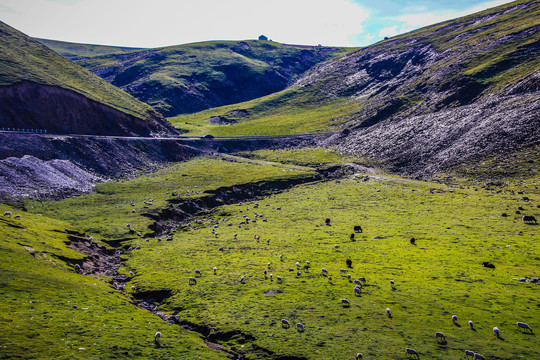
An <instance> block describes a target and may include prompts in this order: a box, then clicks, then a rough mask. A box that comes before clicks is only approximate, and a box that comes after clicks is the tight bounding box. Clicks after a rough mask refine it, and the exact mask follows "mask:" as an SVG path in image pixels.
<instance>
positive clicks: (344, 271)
mask: <svg viewBox="0 0 540 360" xmlns="http://www.w3.org/2000/svg"><path fill="white" fill-rule="evenodd" d="M339 272H340V273H341V274H345V273H346V272H347V269H339Z"/></svg>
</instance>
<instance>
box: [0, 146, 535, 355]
mask: <svg viewBox="0 0 540 360" xmlns="http://www.w3.org/2000/svg"><path fill="white" fill-rule="evenodd" d="M243 156H249V159H247V158H246V157H233V156H230V157H223V158H212V157H203V158H197V159H194V160H191V161H189V162H186V163H181V164H175V165H172V166H169V167H165V168H163V169H161V170H159V171H157V172H155V173H152V174H146V175H143V176H141V177H138V178H136V179H133V180H125V181H121V182H109V183H105V184H100V185H98V186H97V188H96V193H95V194H89V195H85V196H80V197H74V198H71V199H66V200H61V201H56V202H47V201H43V202H26V203H25V204H24V205H25V206H26V208H27V209H28V210H29V212H22V211H21V210H18V209H17V207H13V206H8V205H2V206H1V207H2V208H1V209H0V210H2V212H4V211H7V210H10V211H12V213H13V216H14V215H15V214H16V213H17V214H21V215H22V218H21V219H20V220H16V219H14V218H13V217H3V218H2V219H1V222H0V226H2V233H1V234H2V235H1V237H0V239H1V241H2V242H1V244H2V248H1V250H2V252H3V254H2V259H5V260H3V261H2V267H1V271H2V286H1V287H0V294H1V297H2V305H1V306H2V311H1V312H0V314H1V319H2V320H1V321H2V328H3V330H4V329H6V330H7V331H2V333H1V334H2V335H0V346H1V347H0V349H1V351H0V358H2V357H3V358H12V357H20V358H34V357H36V356H37V355H36V354H43V357H45V358H62V357H64V358H96V359H99V358H123V357H140V358H144V357H146V358H182V357H183V358H186V359H191V358H194V359H195V358H198V357H199V356H200V358H202V359H212V358H225V357H226V355H227V353H225V352H222V351H215V350H211V349H210V348H209V347H206V346H204V343H203V342H202V340H201V338H200V336H198V335H197V334H195V333H192V332H189V331H186V330H184V329H182V328H181V327H180V326H178V325H174V324H169V323H166V322H164V321H163V320H161V319H160V318H159V317H157V316H155V315H153V314H151V313H150V312H148V311H147V310H142V309H140V308H137V307H136V306H135V305H133V301H134V298H133V297H132V296H135V297H136V298H141V297H143V298H144V297H145V296H146V297H147V295H146V294H155V293H156V292H157V291H162V290H166V292H167V293H168V294H170V296H169V297H166V298H164V299H163V300H162V301H161V303H157V305H159V311H160V312H163V313H165V314H168V315H173V314H175V315H176V316H177V317H178V319H179V320H180V321H181V322H182V323H183V324H190V325H191V326H198V327H199V328H202V329H205V331H206V332H208V337H207V339H209V340H211V341H212V342H214V343H218V344H219V345H220V346H221V347H222V348H224V349H226V350H227V351H228V352H229V353H230V354H237V355H245V358H247V359H269V358H273V359H278V358H282V359H284V358H288V359H303V358H307V359H353V358H354V356H355V355H356V354H357V353H358V352H360V353H363V355H364V358H367V359H371V358H373V359H374V358H378V359H405V358H406V354H405V348H406V347H409V348H414V349H415V350H416V351H417V352H418V353H419V355H420V358H421V359H426V358H433V359H462V358H463V357H464V350H473V351H475V352H477V353H480V354H482V355H484V356H485V357H486V359H519V358H523V359H534V358H537V357H538V356H539V355H540V347H539V346H538V344H539V341H538V335H537V331H538V330H537V329H539V327H540V322H539V320H538V319H539V318H540V317H539V316H538V315H539V311H540V310H539V302H538V290H537V289H538V285H537V284H534V283H531V282H530V280H531V279H532V278H535V277H538V262H539V260H540V259H539V254H540V246H539V245H538V238H539V237H538V226H537V225H527V224H524V223H523V222H522V221H521V215H535V216H536V217H537V218H538V217H539V212H540V210H539V208H538V207H537V205H538V204H540V196H539V194H538V186H540V181H539V178H538V176H537V174H533V175H532V176H529V175H527V174H525V175H523V174H519V176H516V177H513V178H510V179H507V182H506V183H505V184H504V185H501V186H492V185H487V186H486V185H485V184H482V185H481V184H472V183H469V182H467V181H465V180H466V179H463V180H460V179H459V178H457V177H453V179H454V180H455V181H454V182H453V183H452V184H449V183H447V184H443V183H432V182H423V181H414V180H410V179H404V178H399V177H396V176H391V175H388V174H385V173H384V172H382V171H380V170H377V171H375V172H370V173H361V172H359V173H356V174H351V175H349V176H346V177H343V178H341V179H337V180H332V181H316V182H313V181H310V180H309V179H310V176H311V175H313V173H314V172H315V171H316V170H315V168H324V167H328V166H331V165H337V164H343V163H359V164H362V159H356V158H346V157H342V156H341V154H338V153H335V152H332V151H328V150H322V149H303V150H287V151H271V150H263V151H258V152H254V153H250V154H243ZM508 163H510V162H508ZM489 164H491V162H490V160H486V162H485V166H486V167H488V168H490V167H491V165H489ZM481 169H482V167H480V168H479V171H480V170H481ZM287 178H297V179H298V178H305V179H306V181H305V183H303V184H301V185H297V186H295V187H293V188H291V189H289V190H285V191H283V192H280V193H275V194H273V195H270V196H264V197H259V198H256V199H251V200H249V199H248V200H246V201H242V202H237V203H233V204H230V205H225V206H220V207H217V208H214V209H211V210H209V211H208V212H206V213H202V214H199V216H196V217H193V218H191V219H189V220H186V221H185V222H184V223H182V224H178V228H177V230H176V231H175V232H174V233H172V234H171V236H172V241H159V240H158V239H157V236H156V237H151V236H150V235H151V233H152V232H151V231H150V230H149V229H148V226H149V225H150V224H151V222H152V221H153V220H151V219H150V218H149V217H148V216H145V215H144V214H145V213H153V214H157V213H159V212H160V211H161V210H163V209H167V208H170V201H175V202H178V201H182V200H186V201H189V200H191V199H193V198H202V197H204V196H207V195H208V194H210V193H211V192H212V190H215V189H217V188H220V187H224V186H232V185H234V184H247V183H256V182H261V181H272V180H280V179H281V180H283V179H287ZM173 191H174V192H175V194H174V195H173ZM150 198H152V199H153V202H152V203H153V205H151V206H149V207H148V208H144V207H143V206H142V205H143V204H144V203H142V202H143V201H148V200H149V199H150ZM131 201H134V203H135V206H131V205H130V202H131ZM19 206H20V205H19ZM132 210H135V212H132ZM517 211H519V212H520V213H521V214H517V213H516V212H517ZM37 214H40V215H42V216H37ZM505 215H506V216H505ZM246 217H247V218H249V220H248V219H246ZM327 218H328V219H330V223H329V224H328V225H327V224H326V222H325V220H326V219H327ZM126 223H130V224H131V227H132V228H136V229H137V230H139V231H141V233H142V234H141V235H142V236H140V237H139V236H136V235H131V234H129V233H128V229H127V228H126ZM355 225H360V226H361V227H362V229H363V232H357V233H355V237H354V239H351V237H350V234H351V233H354V231H353V226H355ZM74 232H79V233H81V234H82V233H84V232H87V233H88V234H91V235H92V236H93V237H94V239H95V240H94V241H97V242H101V241H102V240H111V239H117V240H118V239H124V241H123V242H122V243H121V245H120V250H122V251H123V254H122V260H123V266H122V267H121V268H120V269H119V273H121V274H124V275H126V276H127V277H128V281H127V283H126V287H125V289H126V290H125V291H119V290H114V289H113V288H111V287H110V286H109V285H108V284H107V279H106V278H99V277H92V276H83V275H80V274H78V273H76V272H75V271H74V270H73V268H72V266H71V265H68V264H67V263H70V261H67V260H66V259H80V258H81V257H82V255H80V254H79V253H76V252H74V251H73V250H71V249H69V248H67V246H66V241H67V240H68V236H69V234H73V233H74ZM80 236H82V235H80ZM411 238H415V240H416V241H415V244H411V242H410V239H411ZM347 259H350V260H351V262H352V264H351V267H348V266H347V264H346V260H347ZM307 261H308V262H309V267H308V268H305V265H306V264H307V263H306V262H307ZM483 261H488V262H490V263H492V264H493V265H494V266H495V268H488V267H484V266H483V265H482V262H483ZM297 263H298V266H297ZM23 264H24V265H23ZM214 267H216V274H214V271H213V268H214ZM322 268H325V269H327V270H328V275H323V274H322V271H321V269H322ZM195 269H198V270H200V272H201V276H199V275H196V274H195ZM289 269H291V270H292V271H290V270H289ZM340 269H343V270H344V271H340ZM265 270H266V276H265V274H264V271H265ZM130 272H132V273H133V275H130ZM298 272H300V274H298ZM270 274H272V279H270ZM348 274H350V275H351V279H348V277H347V275H348ZM278 276H279V277H280V278H281V281H278V278H277V277H278ZM328 276H330V277H331V278H332V279H331V280H329V279H328ZM189 277H195V278H196V284H190V283H189V280H188V278H189ZM242 277H243V281H242ZM359 277H364V278H365V280H366V281H365V282H362V285H363V287H362V292H361V294H359V295H355V293H354V291H353V288H354V283H353V280H355V279H359ZM520 279H525V280H526V281H520ZM390 280H393V281H394V286H391V284H390ZM132 286H134V288H133V289H132ZM340 299H347V300H348V301H349V302H350V306H343V305H342V304H341V303H340ZM30 301H31V302H30ZM73 305H77V308H73ZM83 308H84V309H83ZM387 308H389V309H390V311H391V315H392V316H391V317H388V316H387V313H386V309H387ZM454 314H455V315H457V316H458V321H457V323H455V324H454V323H453V322H452V320H451V316H452V315H454ZM281 319H286V320H287V321H288V322H289V323H290V327H288V328H287V327H284V326H282V323H281ZM469 320H471V321H473V322H474V328H473V329H471V328H470V327H469V325H468V321H469ZM517 321H521V322H525V323H527V324H529V325H530V326H531V328H532V329H533V330H534V332H533V333H532V334H531V333H528V332H525V331H520V330H516V322H517ZM296 323H302V324H303V325H304V331H297V329H296ZM495 326H496V327H498V328H499V329H500V330H501V336H500V338H497V337H496V336H495V335H494V333H493V327H495ZM156 331H161V333H162V341H161V344H162V345H161V346H159V347H158V346H156V344H155V343H154V341H153V340H154V339H153V335H154V334H155V332H156ZM437 331H439V332H443V333H444V334H445V335H446V342H442V341H437V340H436V338H435V332H437ZM79 348H84V350H79Z"/></svg>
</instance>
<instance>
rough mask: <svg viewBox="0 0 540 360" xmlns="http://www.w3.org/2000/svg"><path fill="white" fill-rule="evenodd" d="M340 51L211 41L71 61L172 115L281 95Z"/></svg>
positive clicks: (325, 48) (260, 43)
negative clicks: (292, 83)
mask: <svg viewBox="0 0 540 360" xmlns="http://www.w3.org/2000/svg"><path fill="white" fill-rule="evenodd" d="M53 49H55V48H54V47H53ZM60 51H62V49H60ZM346 51H347V50H345V49H339V48H328V47H313V46H294V45H284V44H279V43H275V42H271V41H256V40H247V41H211V42H203V43H193V44H186V45H178V46H171V47H165V48H158V49H144V50H139V51H132V52H127V53H122V54H111V55H104V56H96V57H92V58H88V59H78V60H75V61H76V62H77V63H78V64H80V65H82V66H84V67H85V68H87V69H89V70H90V71H92V72H93V73H95V74H97V75H99V76H101V77H102V78H104V79H106V80H107V81H109V82H110V83H112V84H113V85H115V86H118V87H119V88H121V89H123V90H125V91H126V92H128V93H130V94H131V95H133V96H134V97H136V98H137V99H139V100H141V101H144V102H145V103H147V104H150V105H152V106H153V107H154V108H155V109H157V110H158V111H160V112H161V113H162V114H164V115H166V116H174V115H178V114H181V113H192V112H196V111H200V110H204V109H207V108H211V107H215V106H220V105H225V104H232V103H238V102H242V101H246V100H250V99H254V98H257V97H261V96H264V95H268V94H271V93H273V92H276V91H280V90H283V89H284V88H285V87H286V86H288V85H290V83H291V82H292V81H294V80H295V79H296V78H298V77H299V76H300V75H301V74H302V73H304V72H305V71H307V70H309V69H310V68H312V67H313V66H314V65H316V64H318V63H320V62H323V61H325V60H328V59H330V58H332V57H335V56H336V55H339V54H342V53H344V52H346Z"/></svg>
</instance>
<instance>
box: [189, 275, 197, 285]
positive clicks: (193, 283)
mask: <svg viewBox="0 0 540 360" xmlns="http://www.w3.org/2000/svg"><path fill="white" fill-rule="evenodd" d="M188 280H189V284H190V285H195V284H197V279H195V278H194V277H191V276H190V277H189V278H188Z"/></svg>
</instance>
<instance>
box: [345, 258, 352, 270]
mask: <svg viewBox="0 0 540 360" xmlns="http://www.w3.org/2000/svg"><path fill="white" fill-rule="evenodd" d="M345 264H347V267H348V268H351V267H352V260H351V259H347V260H345Z"/></svg>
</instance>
